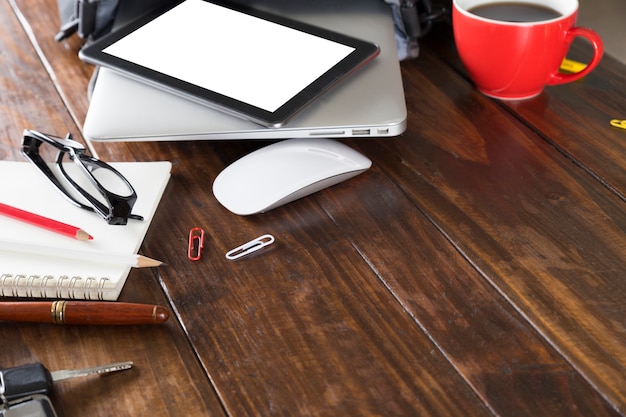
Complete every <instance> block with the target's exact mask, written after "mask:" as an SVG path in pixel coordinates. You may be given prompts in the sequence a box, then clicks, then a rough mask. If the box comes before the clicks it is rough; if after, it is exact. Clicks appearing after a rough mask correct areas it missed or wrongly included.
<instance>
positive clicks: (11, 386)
mask: <svg viewBox="0 0 626 417" xmlns="http://www.w3.org/2000/svg"><path fill="white" fill-rule="evenodd" d="M132 366H133V363H132V362H120V363H113V364H110V365H103V366H94V367H91V368H84V369H76V370H69V369H68V370H62V371H54V372H50V371H48V370H47V369H46V368H45V367H44V366H43V365H42V364H41V363H33V364H30V365H23V366H18V367H15V368H9V369H3V370H0V398H1V399H2V400H3V401H7V402H8V401H13V400H16V399H18V398H22V397H26V396H29V395H35V394H44V395H49V394H50V393H51V392H52V383H53V382H56V381H62V380H64V379H69V378H78V377H82V376H88V375H97V374H105V373H109V372H115V371H122V370H125V369H130V368H131V367H132Z"/></svg>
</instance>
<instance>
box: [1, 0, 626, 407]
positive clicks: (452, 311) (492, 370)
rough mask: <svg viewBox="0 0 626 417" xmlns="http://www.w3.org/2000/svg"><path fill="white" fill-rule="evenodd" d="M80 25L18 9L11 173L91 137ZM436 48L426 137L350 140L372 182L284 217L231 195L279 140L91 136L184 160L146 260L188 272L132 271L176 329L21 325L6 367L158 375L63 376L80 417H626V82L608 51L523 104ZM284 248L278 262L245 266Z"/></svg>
mask: <svg viewBox="0 0 626 417" xmlns="http://www.w3.org/2000/svg"><path fill="white" fill-rule="evenodd" d="M57 28H58V15H57V11H56V1H55V0H8V1H2V2H0V90H1V91H0V93H1V98H0V128H1V132H2V138H1V140H0V157H2V159H7V160H21V158H22V157H21V156H20V155H19V152H18V145H19V143H20V141H21V131H22V130H23V129H24V128H32V129H37V130H42V131H45V132H50V133H57V134H60V135H63V134H64V133H66V132H67V131H70V132H72V133H73V134H74V135H75V136H76V137H77V138H80V129H81V124H82V121H83V120H84V117H85V113H86V110H87V108H88V100H87V95H86V89H87V84H88V81H89V77H90V75H91V71H92V70H93V68H92V67H90V66H88V65H85V64H83V63H81V62H80V61H79V60H78V58H77V56H76V54H77V51H78V49H79V48H80V45H81V42H80V41H79V40H78V39H75V38H71V39H69V40H67V41H64V42H62V43H56V42H54V39H53V36H54V33H56V30H57ZM437 35H438V36H437V37H436V39H435V37H432V38H431V39H430V40H428V41H425V42H424V43H423V44H422V51H421V55H420V57H419V58H418V59H417V60H414V61H411V62H404V63H403V64H402V72H403V79H404V84H405V92H406V100H407V107H408V112H409V120H408V129H407V131H406V133H405V134H403V135H402V136H401V137H398V138H394V139H372V140H346V141H345V143H347V144H349V145H350V146H352V147H354V148H355V149H357V150H359V151H360V152H362V153H363V154H365V155H366V156H368V157H369V158H371V159H372V161H373V166H372V168H371V169H370V170H369V171H367V172H366V173H364V174H362V175H360V176H358V177H355V178H354V179H352V180H350V181H347V182H344V183H342V184H339V185H337V186H334V187H332V188H329V189H326V190H323V191H321V192H319V193H317V194H315V195H313V196H310V197H307V198H305V199H302V200H299V201H297V202H294V203H291V204H289V205H287V206H284V207H281V208H278V209H275V210H273V211H270V212H268V213H266V214H263V215H256V216H250V217H239V216H235V215H233V214H231V213H229V212H228V211H227V210H226V209H224V208H223V207H222V206H221V205H220V204H219V203H218V202H217V201H216V200H215V198H214V197H213V195H212V193H211V184H212V181H213V179H214V178H215V176H216V175H217V174H218V173H219V172H220V171H221V170H222V169H223V168H224V167H225V166H227V165H228V164H230V163H231V162H233V161H234V160H236V159H238V158H240V157H241V156H243V155H244V154H246V153H248V152H250V151H252V150H253V149H256V148H258V147H260V146H263V145H265V144H267V142H254V141H253V142H251V141H247V142H246V141H229V142H180V143H109V144H102V143H90V144H89V145H90V146H91V149H92V151H93V153H94V154H96V155H97V156H99V157H100V158H102V159H104V160H106V161H152V160H170V161H172V162H173V171H172V178H171V181H170V184H169V185H168V187H167V189H166V190H165V194H164V197H163V200H162V202H161V204H160V206H159V209H158V211H157V213H156V216H155V218H154V220H153V223H152V225H151V227H150V230H149V232H148V234H147V236H146V239H145V241H144V244H143V246H142V250H141V252H142V253H143V254H145V255H147V256H150V257H154V258H156V259H162V260H164V261H166V262H167V266H165V267H161V268H158V269H154V270H147V269H141V270H133V271H132V272H131V274H130V276H129V278H128V281H127V283H126V286H125V287H124V290H123V292H122V295H121V297H120V301H127V302H141V303H151V304H152V303H154V304H163V305H167V306H168V307H169V308H170V309H171V310H172V317H171V318H170V320H169V321H168V322H167V323H166V324H164V325H160V326H130V327H115V328H111V327H99V326H88V327H84V326H81V327H79V326H65V327H59V326H51V325H44V324H41V325H39V324H15V323H0V341H1V343H0V346H1V349H0V366H1V367H13V366H18V365H21V364H26V363H32V362H35V361H40V362H42V363H43V364H44V365H45V366H47V367H48V368H49V369H51V370H58V369H67V368H77V367H83V366H92V365H98V364H104V363H109V362H118V361H126V360H131V361H133V362H134V363H135V366H134V368H133V369H132V370H131V371H126V372H123V373H120V374H116V375H110V376H105V377H96V378H83V379H80V380H79V379H76V380H71V381H64V382H60V383H57V384H55V394H54V396H53V398H52V400H53V402H54V404H55V406H56V408H57V411H58V412H59V414H60V415H61V416H67V417H69V416H85V415H90V416H94V417H95V416H109V415H132V416H152V415H157V416H196V415H197V416H204V415H210V416H226V415H231V416H299V415H302V416H359V415H371V416H374V415H380V416H418V415H420V416H421V415H437V416H445V415H456V416H468V415H472V416H474V415H476V416H478V415H485V416H489V415H506V416H512V415H515V416H538V415H546V416H591V415H593V416H617V415H623V414H624V413H625V412H626V330H625V327H626V326H625V325H626V320H625V314H624V313H625V307H624V306H625V305H626V280H625V279H624V277H625V275H626V273H625V270H626V174H625V173H626V130H620V129H617V128H613V127H611V126H610V125H609V121H610V120H611V119H614V118H619V119H626V71H625V70H626V67H625V66H624V65H622V64H620V63H618V62H617V61H615V60H613V59H612V58H611V57H610V56H607V57H605V59H604V60H603V62H602V63H601V64H600V66H599V67H598V69H596V70H595V71H594V72H593V73H592V74H591V75H590V76H589V77H587V78H586V79H585V80H584V81H582V82H578V83H574V84H569V85H565V86H559V87H551V88H548V89H547V90H546V91H545V92H544V93H543V94H542V95H541V96H539V97H537V98H535V99H532V100H528V101H524V102H519V103H514V102H512V103H502V102H498V101H494V100H491V99H488V98H486V97H484V96H482V95H480V94H479V93H477V92H476V91H475V90H474V89H473V87H472V84H471V83H470V82H469V81H468V79H467V77H466V76H465V74H464V72H463V69H462V67H461V66H460V64H459V63H458V58H457V57H456V55H455V52H454V49H453V45H452V43H451V41H450V36H449V35H450V34H449V28H448V27H447V26H444V27H443V29H441V30H440V33H438V34H437ZM579 49H580V52H581V53H584V47H583V48H578V49H576V51H578V50H579ZM1 180H2V181H9V180H14V179H11V178H3V179H1ZM196 226H200V227H203V228H204V229H205V231H206V233H207V242H206V246H205V249H204V252H203V257H202V260H201V261H199V262H193V263H192V262H190V261H189V260H188V259H187V256H186V251H187V234H188V232H189V230H190V229H191V228H192V227H196ZM265 233H271V234H273V235H274V236H275V237H276V243H275V244H274V245H272V246H271V247H269V248H267V249H266V250H263V251H261V252H258V253H257V254H255V255H254V256H251V257H248V258H245V259H242V260H239V261H236V262H231V261H227V260H226V259H225V258H224V254H225V253H226V252H227V251H228V250H229V249H231V248H233V247H235V246H238V245H239V244H241V243H244V242H246V241H248V240H250V239H252V238H254V237H257V236H259V235H262V234H265Z"/></svg>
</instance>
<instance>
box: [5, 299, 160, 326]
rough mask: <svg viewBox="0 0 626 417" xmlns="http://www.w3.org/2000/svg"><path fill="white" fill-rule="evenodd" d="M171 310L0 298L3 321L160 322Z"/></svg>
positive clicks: (76, 322)
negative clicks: (5, 299) (1, 300)
mask: <svg viewBox="0 0 626 417" xmlns="http://www.w3.org/2000/svg"><path fill="white" fill-rule="evenodd" d="M169 315H170V313H169V311H168V310H167V309H166V308H164V307H161V306H158V305H151V304H134V303H119V302H107V301H65V300H59V301H4V302H0V321H15V322H30V323H52V324H92V325H115V326H119V325H131V324H160V323H163V322H165V321H166V320H167V319H168V318H169Z"/></svg>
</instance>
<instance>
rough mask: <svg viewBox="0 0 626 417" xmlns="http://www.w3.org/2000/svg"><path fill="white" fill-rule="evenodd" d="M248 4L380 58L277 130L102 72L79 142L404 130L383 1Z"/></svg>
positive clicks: (362, 134) (395, 59) (275, 0)
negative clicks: (338, 35) (340, 37)
mask: <svg viewBox="0 0 626 417" xmlns="http://www.w3.org/2000/svg"><path fill="white" fill-rule="evenodd" d="M247 3H248V4H250V5H251V6H252V7H256V8H258V9H263V10H267V11H271V12H273V13H281V14H284V15H287V16H289V17H291V18H294V19H298V20H301V21H305V22H307V23H311V24H315V25H318V26H321V27H325V28H328V29H331V30H335V31H339V32H343V33H345V34H348V35H351V36H355V37H358V38H361V39H364V40H369V41H372V42H375V43H377V44H378V45H379V46H380V49H381V52H380V55H379V56H378V57H376V58H375V59H374V60H373V61H371V62H370V63H368V64H366V65H365V66H364V67H363V68H361V69H359V70H358V71H357V72H355V73H354V74H352V75H350V76H349V77H348V78H346V79H345V80H343V81H341V83H339V84H338V85H337V86H335V87H334V88H333V89H332V90H331V91H329V92H328V93H326V94H324V95H323V96H322V97H320V98H319V99H317V100H316V101H315V102H313V103H312V104H311V105H310V106H308V107H307V108H306V109H304V110H303V111H302V112H300V113H299V114H298V115H297V116H296V117H294V118H293V119H292V120H291V121H290V122H289V123H287V124H286V125H284V126H282V127H280V128H267V127H263V126H260V125H258V124H256V123H253V122H250V121H246V120H243V119H240V118H237V117H234V116H230V115H227V114H225V113H222V112H220V111H218V110H215V109H211V108H209V107H206V106H203V105H201V104H198V103H197V102H193V101H191V100H187V99H185V98H182V97H179V96H176V95H173V94H171V93H168V92H165V91H163V90H161V89H157V88H155V87H151V86H149V85H147V84H144V83H141V82H138V81H135V80H132V79H130V78H127V77H126V76H124V75H122V74H120V73H117V72H115V71H113V70H110V69H106V68H100V71H99V73H98V76H97V79H96V81H95V84H94V87H93V91H92V93H91V98H90V105H89V109H88V112H87V117H86V119H85V123H84V126H83V134H84V136H85V137H87V138H89V139H92V140H97V141H158V140H167V141H174V140H226V139H284V138H296V137H324V138H342V137H391V136H397V135H399V134H401V133H402V132H403V131H404V130H405V129H406V104H405V100H404V92H403V87H402V78H401V75H400V66H399V62H398V55H397V49H396V43H395V36H394V30H393V22H392V18H391V13H390V9H389V6H388V5H387V4H385V2H384V1H383V0H250V1H248V2H247ZM242 53H245V51H242Z"/></svg>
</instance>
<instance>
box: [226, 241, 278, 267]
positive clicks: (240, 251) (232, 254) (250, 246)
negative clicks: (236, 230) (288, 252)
mask: <svg viewBox="0 0 626 417" xmlns="http://www.w3.org/2000/svg"><path fill="white" fill-rule="evenodd" d="M272 243H274V236H272V235H263V236H259V237H257V238H256V239H253V240H251V241H250V242H248V243H244V244H243V245H241V246H238V247H236V248H235V249H232V250H230V251H228V252H227V253H226V259H229V260H231V261H234V260H235V259H239V258H241V257H242V256H246V255H250V254H251V253H252V252H256V251H258V250H259V249H261V248H263V247H265V246H267V245H271V244H272Z"/></svg>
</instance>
